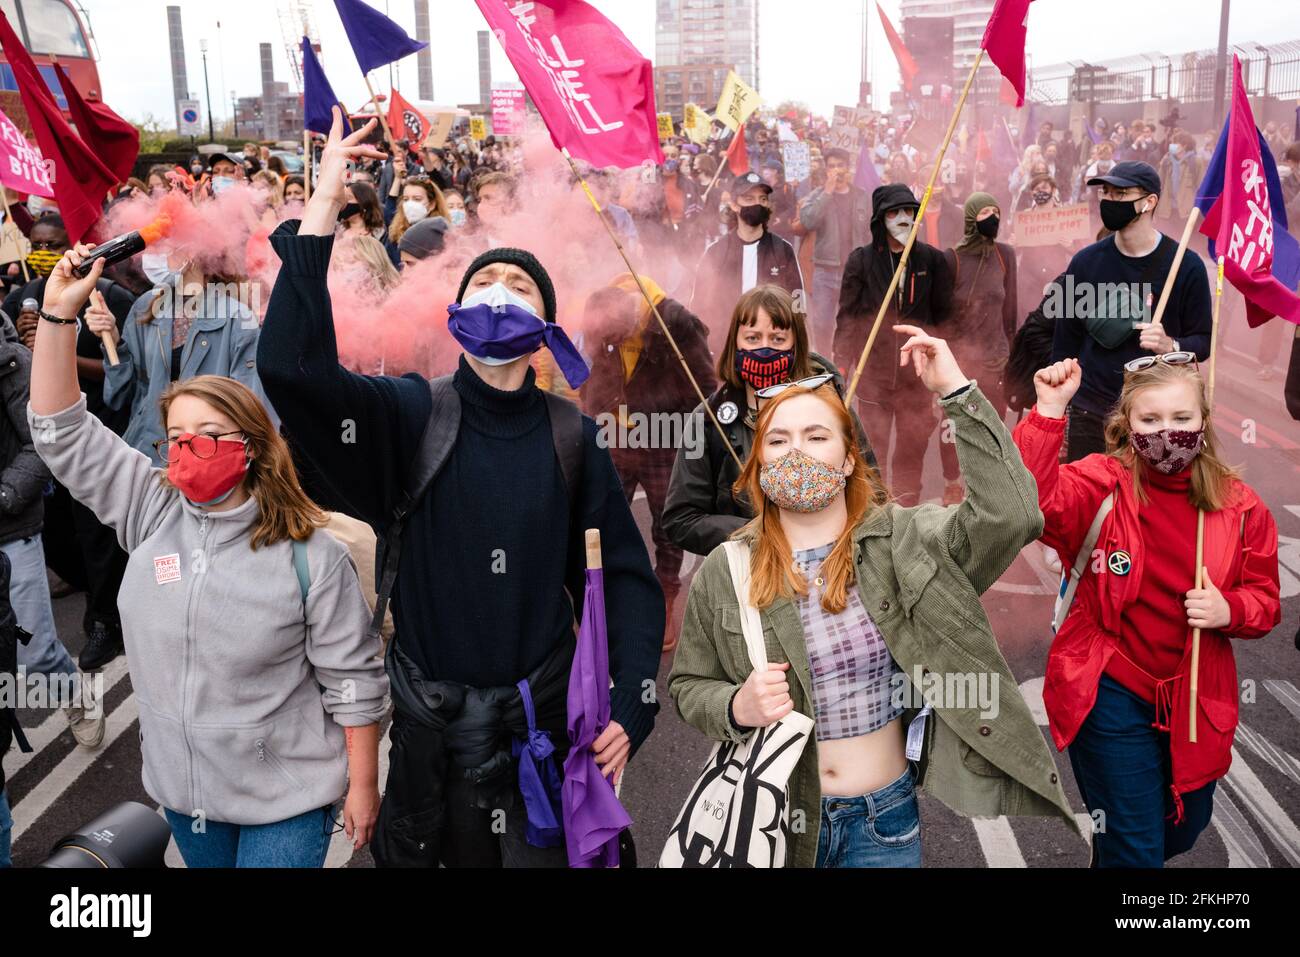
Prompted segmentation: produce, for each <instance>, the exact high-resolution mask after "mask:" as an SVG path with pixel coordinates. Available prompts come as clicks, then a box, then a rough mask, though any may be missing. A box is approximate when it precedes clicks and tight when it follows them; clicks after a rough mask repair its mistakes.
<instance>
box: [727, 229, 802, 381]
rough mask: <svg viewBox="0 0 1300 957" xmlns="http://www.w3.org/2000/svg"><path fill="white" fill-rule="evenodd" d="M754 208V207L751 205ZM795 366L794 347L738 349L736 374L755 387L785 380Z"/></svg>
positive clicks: (741, 379)
mask: <svg viewBox="0 0 1300 957" xmlns="http://www.w3.org/2000/svg"><path fill="white" fill-rule="evenodd" d="M750 208H752V207H750ZM793 367H794V350H793V349H737V350H736V375H737V376H739V377H740V381H742V382H748V383H749V384H750V385H751V386H753V387H754V388H755V389H765V388H767V387H768V386H770V385H776V384H777V383H779V382H784V381H785V380H786V379H787V378H789V376H790V370H791V368H793Z"/></svg>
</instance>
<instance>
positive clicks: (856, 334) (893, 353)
mask: <svg viewBox="0 0 1300 957" xmlns="http://www.w3.org/2000/svg"><path fill="white" fill-rule="evenodd" d="M907 206H912V207H918V206H920V203H918V202H917V200H916V197H915V196H914V195H912V191H911V190H910V189H908V188H907V187H906V186H904V185H903V184H901V183H891V184H889V185H886V186H878V187H876V189H875V190H874V191H873V192H872V193H871V245H870V246H859V247H857V248H856V249H854V250H853V252H851V253H849V258H848V262H846V263H845V265H844V281H843V284H842V285H841V287H840V305H839V311H838V312H837V313H836V316H835V346H834V350H835V364H836V365H838V366H839V367H840V368H842V369H845V368H847V369H852V368H853V367H854V366H856V365H857V362H858V359H859V357H860V356H861V354H862V348H863V346H865V345H866V342H867V336H868V335H869V334H870V332H871V326H872V323H874V322H875V321H876V312H877V311H878V310H879V309H880V303H881V301H882V300H883V299H884V298H885V293H886V292H887V291H888V289H889V282H890V279H891V278H893V275H894V269H895V268H896V267H897V266H898V261H899V259H900V257H901V255H902V254H901V253H896V252H892V251H891V250H890V248H889V243H888V240H887V235H888V234H887V232H886V230H885V213H887V212H888V211H889V210H891V209H900V208H903V207H907ZM952 285H953V277H952V272H951V270H950V269H949V268H948V263H947V260H946V259H945V257H944V255H943V252H942V251H941V250H938V249H935V248H934V247H933V246H929V245H927V244H925V243H923V242H921V241H920V240H919V239H918V240H916V241H915V242H914V243H913V244H912V252H911V254H910V255H909V256H908V260H907V271H906V272H905V273H904V274H903V276H902V278H901V279H900V281H899V284H898V289H897V290H896V291H895V293H894V298H893V302H892V303H891V305H890V307H889V310H888V311H887V312H886V313H885V318H884V320H883V321H882V323H881V329H880V332H879V333H877V335H876V341H875V343H874V344H873V345H872V347H871V355H870V356H869V357H868V359H867V367H866V369H865V370H864V372H863V376H862V381H861V382H860V383H859V384H858V395H859V396H871V395H873V394H875V393H877V392H879V391H880V390H882V389H893V388H896V387H897V386H899V385H900V384H912V383H915V384H916V385H917V386H918V387H921V388H923V386H920V380H919V379H917V378H916V376H915V375H914V374H913V373H912V372H911V371H910V370H906V369H904V370H901V373H900V370H899V367H898V350H899V349H900V348H901V347H902V345H903V343H904V342H906V341H907V336H905V335H903V334H902V333H896V332H894V331H893V330H892V329H891V328H890V326H892V325H893V324H894V323H896V322H905V323H910V324H913V325H919V326H922V327H923V328H925V329H926V331H927V332H930V333H933V334H941V332H940V330H937V329H933V328H931V327H933V326H937V325H940V324H942V323H943V322H945V321H947V319H948V317H949V315H950V313H951V310H952Z"/></svg>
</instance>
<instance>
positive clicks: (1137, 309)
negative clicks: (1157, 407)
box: [1047, 161, 1210, 462]
mask: <svg viewBox="0 0 1300 957" xmlns="http://www.w3.org/2000/svg"><path fill="white" fill-rule="evenodd" d="M1087 185H1088V186H1096V187H1098V189H1099V191H1100V193H1101V202H1100V210H1101V221H1102V223H1103V224H1104V225H1105V226H1106V228H1107V229H1109V230H1111V231H1112V233H1113V235H1110V236H1107V237H1106V238H1105V239H1103V240H1101V241H1100V242H1097V243H1094V244H1092V245H1091V246H1088V247H1087V248H1085V249H1082V250H1080V251H1079V252H1077V253H1075V255H1074V257H1073V258H1072V259H1071V260H1070V264H1069V266H1067V267H1066V271H1065V274H1064V277H1063V279H1062V282H1061V283H1060V284H1059V285H1060V289H1059V290H1058V289H1057V288H1056V285H1057V284H1054V285H1053V287H1052V288H1049V290H1048V301H1047V305H1048V306H1049V308H1052V309H1053V310H1054V311H1055V314H1056V315H1057V316H1058V319H1057V322H1056V331H1055V333H1054V336H1053V340H1052V361H1053V362H1059V361H1061V360H1062V359H1078V360H1079V364H1080V366H1081V367H1082V371H1083V381H1082V382H1081V384H1080V386H1079V391H1078V392H1077V393H1075V396H1074V399H1073V401H1072V402H1071V403H1070V408H1069V420H1070V424H1069V430H1068V433H1067V445H1068V448H1067V452H1066V458H1067V460H1068V461H1071V462H1073V461H1075V460H1076V459H1080V458H1083V457H1084V456H1085V455H1090V454H1092V453H1094V452H1105V451H1106V437H1105V421H1106V416H1107V415H1109V413H1110V411H1111V409H1112V408H1113V407H1114V405H1115V401H1116V400H1117V399H1118V398H1119V393H1120V389H1121V388H1122V387H1123V384H1124V363H1126V362H1128V361H1129V360H1131V359H1136V358H1138V357H1140V356H1149V355H1152V354H1153V353H1154V354H1155V355H1165V354H1168V353H1172V352H1193V353H1195V354H1196V357H1197V358H1198V359H1202V360H1203V359H1206V358H1208V356H1209V354H1210V284H1209V279H1208V277H1207V276H1206V271H1205V263H1204V262H1202V260H1201V257H1200V256H1198V255H1196V254H1195V253H1189V254H1187V255H1185V256H1184V257H1183V260H1182V262H1181V263H1180V264H1179V267H1178V272H1177V274H1176V275H1175V277H1174V281H1173V288H1172V290H1171V291H1170V295H1169V302H1168V304H1167V306H1166V308H1165V312H1164V314H1163V316H1162V317H1161V320H1160V322H1159V323H1156V322H1154V321H1153V320H1154V318H1155V316H1154V312H1155V304H1156V302H1157V300H1158V299H1159V298H1160V294H1161V290H1162V289H1163V288H1164V285H1165V280H1166V278H1167V277H1168V275H1169V272H1170V270H1171V268H1172V267H1173V260H1174V255H1175V253H1176V251H1177V249H1178V242H1177V241H1176V240H1174V239H1171V238H1170V237H1168V236H1164V235H1162V234H1161V233H1160V231H1159V230H1157V229H1156V227H1155V222H1154V215H1155V210H1156V207H1157V206H1158V205H1159V203H1160V190H1161V183H1160V176H1159V174H1158V173H1157V172H1156V171H1155V169H1154V168H1152V166H1151V165H1150V164H1148V163H1141V162H1136V161H1128V162H1123V163H1116V164H1115V165H1114V166H1113V167H1111V169H1110V171H1109V172H1107V173H1106V175H1104V176H1094V177H1092V178H1091V179H1089V180H1088V182H1087ZM1054 295H1055V297H1056V298H1055V300H1054V301H1053V298H1052V297H1053V296H1054Z"/></svg>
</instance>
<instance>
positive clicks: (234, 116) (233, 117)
mask: <svg viewBox="0 0 1300 957" xmlns="http://www.w3.org/2000/svg"><path fill="white" fill-rule="evenodd" d="M230 122H231V123H232V124H233V125H234V127H235V132H234V137H235V139H239V104H238V103H237V102H236V100H235V91H234V90H231V91H230Z"/></svg>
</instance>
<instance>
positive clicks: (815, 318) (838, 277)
mask: <svg viewBox="0 0 1300 957" xmlns="http://www.w3.org/2000/svg"><path fill="white" fill-rule="evenodd" d="M843 279H844V274H843V271H842V270H839V269H829V268H826V267H823V266H814V267H813V280H812V308H811V309H810V310H809V316H808V319H809V325H808V335H809V337H810V338H811V339H812V349H813V351H814V352H819V353H821V354H822V355H823V356H825V357H826V358H827V359H830V360H831V361H832V362H834V361H835V356H834V348H833V346H834V340H835V313H836V312H838V311H839V308H840V284H841V282H842V281H843Z"/></svg>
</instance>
